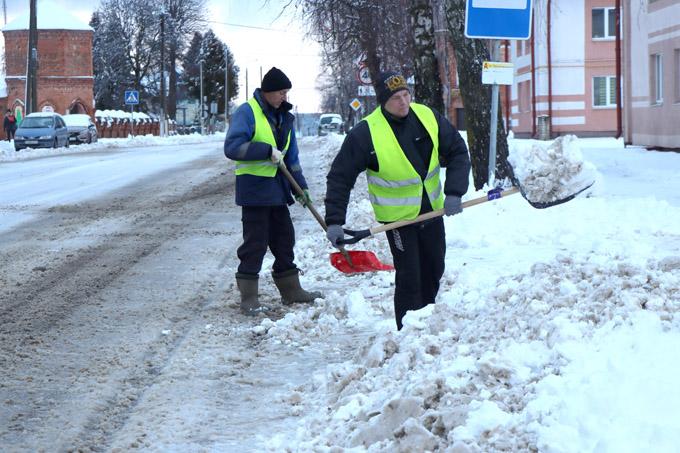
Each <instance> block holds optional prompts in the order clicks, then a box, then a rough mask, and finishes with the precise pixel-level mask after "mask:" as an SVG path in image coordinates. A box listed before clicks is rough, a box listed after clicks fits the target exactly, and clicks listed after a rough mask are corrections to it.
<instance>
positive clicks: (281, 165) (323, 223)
mask: <svg viewBox="0 0 680 453" xmlns="http://www.w3.org/2000/svg"><path fill="white" fill-rule="evenodd" d="M279 170H281V171H282V172H283V174H284V175H285V176H286V178H287V179H288V182H290V185H291V186H293V189H295V192H297V194H298V195H300V196H301V197H302V198H303V199H304V198H305V191H304V190H303V189H302V187H300V185H299V184H298V183H297V181H296V180H295V178H293V175H291V174H290V172H289V171H288V169H287V168H286V164H284V163H283V161H281V162H280V163H279ZM306 204H307V208H309V210H310V211H311V212H312V215H313V216H314V218H315V219H316V221H317V222H319V225H321V228H323V230H324V231H326V230H327V229H328V227H327V226H326V221H325V220H324V219H323V217H321V214H319V211H317V210H316V208H315V207H314V205H313V204H312V203H309V202H307V203H306Z"/></svg>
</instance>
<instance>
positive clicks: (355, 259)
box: [331, 250, 394, 274]
mask: <svg viewBox="0 0 680 453" xmlns="http://www.w3.org/2000/svg"><path fill="white" fill-rule="evenodd" d="M347 253H349V256H350V259H351V260H352V263H351V264H350V263H349V262H348V261H347V258H346V257H345V256H344V255H343V254H342V253H341V252H335V253H331V265H332V266H333V267H334V268H336V269H337V270H339V271H340V272H342V273H345V274H356V273H359V272H375V271H393V270H394V267H393V266H391V265H389V264H385V263H383V262H381V261H380V260H379V259H378V257H377V256H375V253H373V252H367V251H364V250H350V251H348V252H347Z"/></svg>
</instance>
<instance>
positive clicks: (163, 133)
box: [161, 13, 168, 137]
mask: <svg viewBox="0 0 680 453" xmlns="http://www.w3.org/2000/svg"><path fill="white" fill-rule="evenodd" d="M167 132H168V127H167V124H166V122H165V13H161V137H165V136H166V135H167Z"/></svg>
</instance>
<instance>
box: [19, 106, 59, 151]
mask: <svg viewBox="0 0 680 453" xmlns="http://www.w3.org/2000/svg"><path fill="white" fill-rule="evenodd" d="M60 146H66V147H68V129H67V128H66V124H65V123H64V119H63V118H62V116H61V115H60V114H58V113H54V112H35V113H30V114H28V115H26V117H25V118H24V119H23V120H22V121H21V123H20V124H19V128H18V129H17V130H16V133H15V135H14V149H15V150H17V151H20V150H22V149H24V148H29V147H30V148H59V147H60Z"/></svg>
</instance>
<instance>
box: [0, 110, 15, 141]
mask: <svg viewBox="0 0 680 453" xmlns="http://www.w3.org/2000/svg"><path fill="white" fill-rule="evenodd" d="M2 128H3V129H4V130H5V136H6V137H7V141H8V142H11V141H12V140H14V132H15V131H16V130H17V119H16V117H15V116H14V114H13V113H12V111H11V110H10V109H7V111H6V112H5V118H4V119H3V121H2Z"/></svg>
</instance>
